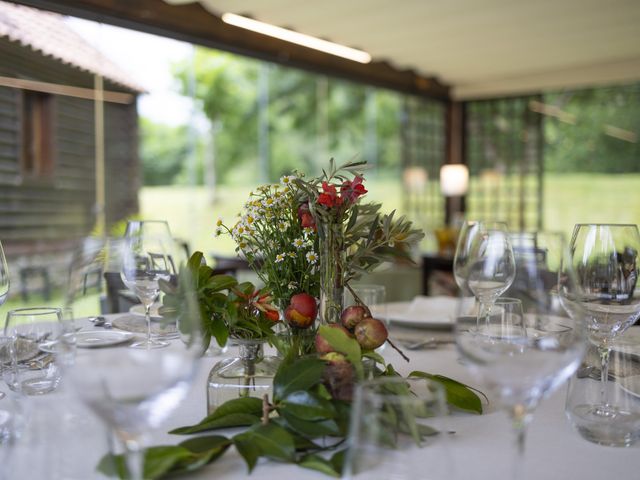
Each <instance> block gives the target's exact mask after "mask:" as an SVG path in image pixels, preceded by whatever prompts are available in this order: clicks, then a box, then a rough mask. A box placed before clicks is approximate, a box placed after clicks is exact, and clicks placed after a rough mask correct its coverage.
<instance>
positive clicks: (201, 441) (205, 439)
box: [179, 435, 231, 454]
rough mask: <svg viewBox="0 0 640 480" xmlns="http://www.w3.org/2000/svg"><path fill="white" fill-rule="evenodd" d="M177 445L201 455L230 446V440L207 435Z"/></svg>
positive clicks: (220, 436)
mask: <svg viewBox="0 0 640 480" xmlns="http://www.w3.org/2000/svg"><path fill="white" fill-rule="evenodd" d="M179 445H180V446H181V447H184V448H186V449H187V450H189V451H191V452H193V453H197V454H202V453H209V452H210V451H212V450H216V449H218V448H221V447H225V446H227V447H228V446H229V445H231V440H229V439H228V438H227V437H223V436H222V435H208V436H201V437H195V438H190V439H188V440H185V441H184V442H180V444H179Z"/></svg>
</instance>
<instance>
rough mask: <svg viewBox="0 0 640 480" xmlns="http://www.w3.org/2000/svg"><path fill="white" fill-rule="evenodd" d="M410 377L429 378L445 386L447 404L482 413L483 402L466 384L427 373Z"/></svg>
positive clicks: (412, 373) (416, 373) (417, 372)
mask: <svg viewBox="0 0 640 480" xmlns="http://www.w3.org/2000/svg"><path fill="white" fill-rule="evenodd" d="M409 376H410V377H418V378H427V379H429V380H433V381H435V382H438V383H440V384H442V385H443V386H444V389H445V393H446V396H447V403H448V404H450V405H452V406H454V407H456V408H459V409H460V410H465V411H467V412H473V413H479V414H480V413H482V401H481V400H480V397H479V396H478V395H476V393H475V392H474V391H473V390H472V389H471V388H470V387H468V386H467V385H465V384H464V383H460V382H458V381H456V380H453V379H451V378H448V377H445V376H443V375H433V374H430V373H426V372H420V371H415V372H411V373H410V374H409Z"/></svg>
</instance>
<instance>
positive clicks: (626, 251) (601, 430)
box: [568, 224, 640, 443]
mask: <svg viewBox="0 0 640 480" xmlns="http://www.w3.org/2000/svg"><path fill="white" fill-rule="evenodd" d="M571 252H572V253H573V264H574V268H575V270H576V273H577V278H578V283H579V286H580V290H579V291H578V292H576V293H577V294H576V295H575V296H573V297H570V298H569V299H568V301H570V302H572V304H574V303H575V304H579V305H580V306H582V308H584V310H585V314H586V319H587V325H588V331H589V340H590V342H591V343H592V344H594V345H595V346H596V347H597V349H598V354H599V356H600V366H601V372H600V375H601V377H600V402H599V404H598V405H588V406H582V409H583V411H580V412H573V414H574V415H576V416H579V417H580V423H582V424H584V425H591V426H592V428H593V430H594V431H592V432H590V433H589V435H590V436H591V437H592V438H593V439H594V440H595V441H598V442H603V443H608V440H607V438H606V437H607V436H609V435H611V434H613V430H612V428H611V427H612V425H613V422H615V421H616V419H617V417H619V416H620V415H619V414H620V413H621V412H618V411H617V408H616V407H615V406H613V405H610V404H609V401H608V388H607V383H608V377H609V355H610V352H611V343H612V342H613V341H614V339H615V338H616V336H617V335H619V334H621V333H623V332H624V331H625V330H626V329H627V328H629V327H630V326H631V325H633V324H634V323H635V322H636V320H638V318H639V317H640V290H639V289H638V288H636V287H637V282H638V276H639V275H640V263H639V259H638V253H639V252H640V234H639V233H638V227H637V226H636V225H613V224H610V225H607V224H578V225H576V226H575V227H574V230H573V236H572V239H571ZM608 422H611V425H610V426H609V427H607V423H608ZM585 428H589V427H585Z"/></svg>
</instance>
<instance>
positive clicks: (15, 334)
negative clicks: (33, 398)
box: [4, 307, 75, 395]
mask: <svg viewBox="0 0 640 480" xmlns="http://www.w3.org/2000/svg"><path fill="white" fill-rule="evenodd" d="M5 334H6V335H8V336H10V337H11V343H10V346H9V357H10V367H9V369H8V372H6V373H5V375H4V376H5V381H6V382H7V385H8V386H9V388H11V389H12V390H14V391H17V392H22V393H24V394H26V395H43V394H45V393H49V392H52V391H54V390H55V389H56V388H57V387H58V385H59V383H60V379H61V377H62V368H63V367H64V366H65V365H66V364H70V363H72V361H73V355H74V348H73V346H74V345H75V342H74V341H73V335H74V332H73V329H72V328H71V327H70V325H69V324H67V323H66V322H65V321H64V319H63V316H62V311H61V310H60V309H59V308H48V307H38V308H20V309H16V310H11V311H10V312H9V313H8V314H7V321H6V326H5Z"/></svg>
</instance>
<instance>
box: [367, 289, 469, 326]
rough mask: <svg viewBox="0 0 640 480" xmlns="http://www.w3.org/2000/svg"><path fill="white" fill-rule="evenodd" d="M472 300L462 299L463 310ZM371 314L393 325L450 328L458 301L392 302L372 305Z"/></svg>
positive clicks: (423, 299) (431, 298)
mask: <svg viewBox="0 0 640 480" xmlns="http://www.w3.org/2000/svg"><path fill="white" fill-rule="evenodd" d="M473 302H474V299H464V304H463V306H464V308H465V309H466V308H467V307H468V306H469V305H473ZM370 308H371V314H372V315H373V316H374V317H376V318H382V319H386V320H388V321H390V322H391V323H393V324H397V325H403V326H408V327H419V328H451V327H453V324H454V322H455V318H456V315H457V313H458V309H459V308H460V299H458V298H457V297H444V296H437V297H422V296H421V297H416V298H414V299H413V300H412V301H410V302H392V303H386V304H384V305H381V306H376V305H373V306H371V307H370Z"/></svg>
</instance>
